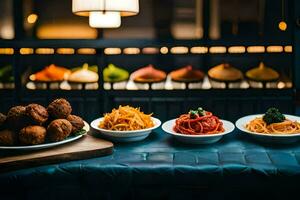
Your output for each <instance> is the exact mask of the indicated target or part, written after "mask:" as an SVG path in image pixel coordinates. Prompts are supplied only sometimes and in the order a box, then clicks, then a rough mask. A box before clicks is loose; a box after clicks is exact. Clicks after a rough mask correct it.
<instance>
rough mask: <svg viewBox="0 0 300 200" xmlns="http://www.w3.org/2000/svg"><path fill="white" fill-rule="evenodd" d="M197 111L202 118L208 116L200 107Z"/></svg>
mask: <svg viewBox="0 0 300 200" xmlns="http://www.w3.org/2000/svg"><path fill="white" fill-rule="evenodd" d="M197 111H198V114H199V115H200V116H204V115H206V113H205V110H203V108H202V107H199V108H198V110H197Z"/></svg>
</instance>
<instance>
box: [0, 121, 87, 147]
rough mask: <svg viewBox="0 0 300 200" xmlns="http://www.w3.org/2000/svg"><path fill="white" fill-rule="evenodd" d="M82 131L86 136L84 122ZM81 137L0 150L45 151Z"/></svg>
mask: <svg viewBox="0 0 300 200" xmlns="http://www.w3.org/2000/svg"><path fill="white" fill-rule="evenodd" d="M83 129H84V130H85V131H86V133H85V134H87V133H88V132H89V131H90V126H89V124H88V123H87V122H84V127H83ZM85 134H82V135H77V136H69V137H67V138H66V139H64V140H62V141H58V142H50V143H44V144H37V145H30V146H0V150H26V151H32V150H40V149H47V148H51V147H54V146H58V145H61V144H65V143H69V142H72V141H74V140H78V139H79V138H81V137H82V136H84V135H85Z"/></svg>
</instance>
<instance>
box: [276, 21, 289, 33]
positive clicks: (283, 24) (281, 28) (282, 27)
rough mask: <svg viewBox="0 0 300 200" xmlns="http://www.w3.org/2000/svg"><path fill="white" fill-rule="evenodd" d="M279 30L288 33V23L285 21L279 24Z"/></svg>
mask: <svg viewBox="0 0 300 200" xmlns="http://www.w3.org/2000/svg"><path fill="white" fill-rule="evenodd" d="M278 28H279V29H280V30H281V31H286V29H287V23H286V22H285V21H281V22H279V24H278Z"/></svg>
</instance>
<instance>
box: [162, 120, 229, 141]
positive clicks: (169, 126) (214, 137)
mask: <svg viewBox="0 0 300 200" xmlns="http://www.w3.org/2000/svg"><path fill="white" fill-rule="evenodd" d="M175 121H176V119H172V120H169V121H166V122H165V123H164V124H163V125H162V129H163V130H164V131H165V132H166V133H168V134H170V135H172V136H173V137H175V138H176V139H177V140H178V141H181V142H184V143H189V144H212V143H215V142H218V141H219V140H220V139H221V138H222V137H223V136H224V135H226V134H228V133H230V132H232V131H233V130H234V128H235V127H234V124H233V123H231V122H230V121H227V120H222V119H221V120H220V121H222V123H223V127H224V129H225V131H224V132H223V133H218V134H210V135H185V134H181V133H176V132H175V131H174V130H173V127H174V125H175Z"/></svg>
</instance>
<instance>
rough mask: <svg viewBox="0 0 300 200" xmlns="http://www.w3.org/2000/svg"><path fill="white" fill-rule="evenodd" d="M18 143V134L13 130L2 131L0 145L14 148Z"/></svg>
mask: <svg viewBox="0 0 300 200" xmlns="http://www.w3.org/2000/svg"><path fill="white" fill-rule="evenodd" d="M16 143H17V134H16V133H15V132H13V131H11V130H8V129H5V130H3V131H0V145H4V146H12V145H14V144H16Z"/></svg>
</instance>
